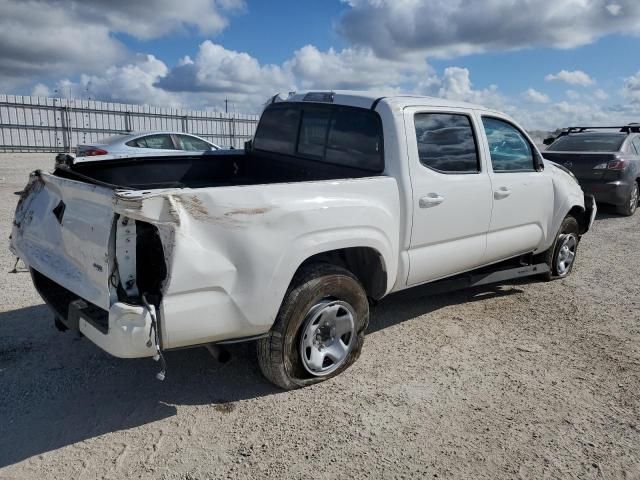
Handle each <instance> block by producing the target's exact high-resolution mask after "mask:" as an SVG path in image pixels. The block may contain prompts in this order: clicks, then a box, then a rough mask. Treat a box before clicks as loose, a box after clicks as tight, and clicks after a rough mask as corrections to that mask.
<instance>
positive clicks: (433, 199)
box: [418, 193, 444, 208]
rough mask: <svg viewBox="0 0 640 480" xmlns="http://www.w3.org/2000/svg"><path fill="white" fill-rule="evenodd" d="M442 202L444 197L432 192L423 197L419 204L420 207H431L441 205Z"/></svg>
mask: <svg viewBox="0 0 640 480" xmlns="http://www.w3.org/2000/svg"><path fill="white" fill-rule="evenodd" d="M442 202H444V197H441V196H440V195H438V194H437V193H430V194H428V195H427V196H426V197H422V198H421V199H420V200H419V201H418V205H420V208H429V207H435V206H437V205H440V204H441V203H442Z"/></svg>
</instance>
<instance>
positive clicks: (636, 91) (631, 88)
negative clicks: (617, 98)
mask: <svg viewBox="0 0 640 480" xmlns="http://www.w3.org/2000/svg"><path fill="white" fill-rule="evenodd" d="M622 96H623V97H624V98H626V99H627V100H629V101H630V102H632V103H640V72H638V73H636V74H635V75H632V76H630V77H628V78H625V79H624V85H623V87H622ZM636 121H637V120H636Z"/></svg>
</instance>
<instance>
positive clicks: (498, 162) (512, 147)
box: [482, 117, 535, 173]
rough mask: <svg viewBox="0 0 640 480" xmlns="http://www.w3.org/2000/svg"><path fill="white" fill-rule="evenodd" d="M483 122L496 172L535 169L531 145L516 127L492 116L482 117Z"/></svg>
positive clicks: (492, 163)
mask: <svg viewBox="0 0 640 480" xmlns="http://www.w3.org/2000/svg"><path fill="white" fill-rule="evenodd" d="M482 124H483V125H484V131H485V134H486V135H487V141H488V142H489V152H490V154H491V165H492V166H493V171H494V172H497V173H502V172H522V171H525V172H527V171H531V170H535V164H534V161H533V150H532V148H531V145H530V144H529V141H528V140H527V139H526V138H525V137H524V135H522V133H520V131H519V130H518V129H517V128H516V127H514V126H513V125H511V124H510V123H508V122H505V121H504V120H499V119H497V118H491V117H482Z"/></svg>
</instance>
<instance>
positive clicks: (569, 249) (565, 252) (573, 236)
mask: <svg viewBox="0 0 640 480" xmlns="http://www.w3.org/2000/svg"><path fill="white" fill-rule="evenodd" d="M579 232H580V227H579V226H578V221H577V220H576V219H575V218H574V217H572V216H567V217H566V218H565V219H564V220H563V221H562V224H561V225H560V230H559V231H558V234H557V235H556V240H555V242H554V243H553V246H552V247H551V248H550V249H549V250H548V251H547V252H546V253H545V262H546V263H547V264H548V265H549V272H548V273H546V274H545V278H546V279H547V280H554V279H558V278H565V277H567V276H569V274H570V273H571V270H572V269H573V265H574V264H575V260H576V256H577V254H578V244H579V243H580V234H579Z"/></svg>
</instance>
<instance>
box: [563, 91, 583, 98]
mask: <svg viewBox="0 0 640 480" xmlns="http://www.w3.org/2000/svg"><path fill="white" fill-rule="evenodd" d="M565 93H566V94H567V98H568V99H569V100H578V99H579V98H580V97H581V96H582V95H580V94H579V93H578V92H576V91H575V90H567V91H566V92H565Z"/></svg>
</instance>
